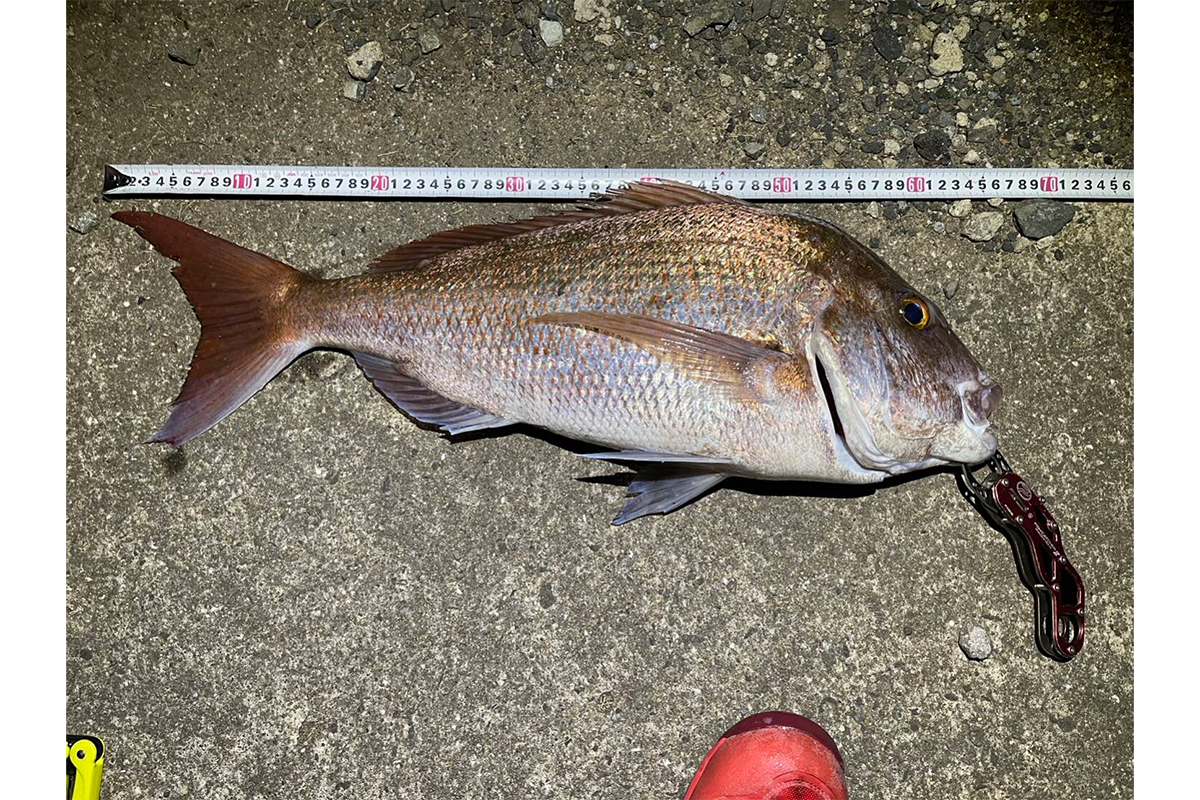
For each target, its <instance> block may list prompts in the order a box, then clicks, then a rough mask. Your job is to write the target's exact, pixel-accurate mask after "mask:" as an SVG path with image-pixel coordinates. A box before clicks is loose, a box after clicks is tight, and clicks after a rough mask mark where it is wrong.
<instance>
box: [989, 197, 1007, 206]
mask: <svg viewBox="0 0 1200 800" xmlns="http://www.w3.org/2000/svg"><path fill="white" fill-rule="evenodd" d="M987 203H988V205H989V206H991V207H992V208H999V207H1000V206H1002V205H1004V198H1003V197H989V198H988V201H987Z"/></svg>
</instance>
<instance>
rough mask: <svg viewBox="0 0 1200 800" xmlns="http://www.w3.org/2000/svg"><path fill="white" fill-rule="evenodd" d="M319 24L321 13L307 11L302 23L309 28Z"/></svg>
mask: <svg viewBox="0 0 1200 800" xmlns="http://www.w3.org/2000/svg"><path fill="white" fill-rule="evenodd" d="M320 24H321V15H320V14H318V13H317V12H315V11H310V12H308V16H306V17H305V18H304V25H305V26H306V27H307V28H308V29H309V30H312V29H313V28H315V27H317V26H318V25H320Z"/></svg>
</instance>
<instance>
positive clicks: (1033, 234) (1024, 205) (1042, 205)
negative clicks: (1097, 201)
mask: <svg viewBox="0 0 1200 800" xmlns="http://www.w3.org/2000/svg"><path fill="white" fill-rule="evenodd" d="M1075 211H1076V208H1075V206H1073V205H1071V204H1070V203H1063V202H1060V201H1058V200H1025V201H1023V202H1020V203H1017V205H1016V206H1015V207H1014V208H1013V216H1014V217H1016V220H1017V229H1018V230H1020V231H1021V235H1023V236H1024V237H1025V238H1027V239H1044V238H1046V237H1047V236H1053V235H1054V234H1056V233H1058V232H1059V231H1061V230H1062V229H1063V228H1065V227H1066V226H1067V223H1068V222H1070V221H1071V220H1072V219H1074V218H1075Z"/></svg>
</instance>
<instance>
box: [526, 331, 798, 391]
mask: <svg viewBox="0 0 1200 800" xmlns="http://www.w3.org/2000/svg"><path fill="white" fill-rule="evenodd" d="M537 323H545V324H549V325H564V326H567V327H571V328H583V329H584V330H589V331H594V332H595V333H600V334H604V335H606V336H612V337H615V338H617V339H622V340H624V341H626V342H629V343H631V344H634V345H637V346H638V347H641V348H643V349H645V350H648V351H649V352H651V353H653V354H654V355H655V356H657V357H658V358H660V359H662V360H663V361H666V362H668V363H670V364H672V365H673V366H675V367H677V368H679V369H681V370H683V371H684V372H687V373H688V374H689V375H691V376H692V377H694V378H696V379H698V380H703V381H707V382H710V383H712V384H714V385H716V386H719V387H721V388H723V389H725V390H726V391H729V392H731V393H733V394H753V392H752V391H750V389H749V387H748V386H747V384H746V380H745V376H746V373H747V372H748V371H749V370H750V368H751V366H752V365H753V364H755V363H756V362H758V361H761V360H762V359H779V360H781V361H782V360H786V359H788V358H789V356H788V355H787V354H785V353H781V352H780V351H778V350H771V349H769V348H767V347H763V346H762V345H760V344H755V343H754V342H750V341H747V340H746V339H741V338H739V337H737V336H730V335H729V334H726V333H718V332H716V331H709V330H705V329H703V328H696V327H693V326H691V325H684V324H683V323H679V322H671V321H669V320H664V319H658V318H656V317H647V316H643V315H641V314H610V313H607V312H602V311H573V312H561V313H554V314H543V315H542V316H540V317H536V318H534V319H533V320H531V321H530V324H537Z"/></svg>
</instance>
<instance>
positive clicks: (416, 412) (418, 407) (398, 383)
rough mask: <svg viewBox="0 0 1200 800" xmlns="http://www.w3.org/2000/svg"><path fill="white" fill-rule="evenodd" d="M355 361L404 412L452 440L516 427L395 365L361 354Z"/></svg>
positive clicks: (358, 354)
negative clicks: (432, 386)
mask: <svg viewBox="0 0 1200 800" xmlns="http://www.w3.org/2000/svg"><path fill="white" fill-rule="evenodd" d="M354 360H355V361H357V362H358V366H359V367H361V368H362V371H363V372H365V373H366V375H367V377H368V378H370V379H371V382H372V383H374V384H375V388H376V389H378V390H379V391H380V392H382V393H383V394H384V396H385V397H387V399H389V400H391V401H392V402H393V403H395V404H396V405H397V406H398V407H399V408H400V410H401V411H404V412H405V413H407V414H408V415H409V416H411V417H412V418H413V419H415V420H417V421H419V422H426V423H429V424H430V425H436V426H438V427H439V428H441V429H442V430H443V431H445V432H446V433H449V434H450V435H452V436H453V435H454V434H458V433H467V432H468V431H478V430H483V429H484V428H500V427H503V426H505V425H512V424H514V423H513V421H512V420H510V419H504V418H503V417H498V416H496V415H495V414H489V413H487V412H486V411H480V410H479V409H477V408H471V407H470V406H464V405H463V404H462V403H459V402H456V401H454V400H451V399H449V398H448V397H443V396H442V395H440V394H438V393H437V392H435V391H433V390H432V389H429V388H428V387H426V386H425V385H424V384H423V383H421V382H420V381H419V380H417V379H416V378H414V377H412V376H411V375H408V374H406V373H405V372H404V371H403V370H402V369H401V367H400V365H398V364H396V363H395V362H394V361H388V360H387V359H385V358H379V357H377V356H372V355H368V354H367V353H358V352H355V353H354Z"/></svg>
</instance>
